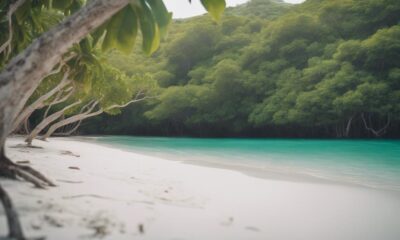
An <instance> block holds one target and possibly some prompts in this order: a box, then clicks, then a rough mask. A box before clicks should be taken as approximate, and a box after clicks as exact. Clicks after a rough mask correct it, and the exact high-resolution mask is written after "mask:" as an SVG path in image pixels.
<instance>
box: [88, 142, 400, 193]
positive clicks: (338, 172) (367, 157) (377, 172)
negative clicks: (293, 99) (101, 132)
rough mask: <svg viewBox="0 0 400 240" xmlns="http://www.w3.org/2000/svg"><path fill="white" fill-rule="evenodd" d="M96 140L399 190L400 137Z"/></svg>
mask: <svg viewBox="0 0 400 240" xmlns="http://www.w3.org/2000/svg"><path fill="white" fill-rule="evenodd" d="M94 139H95V140H96V142H99V143H102V144H107V145H112V146H113V147H117V148H120V149H123V150H129V151H134V152H137V153H142V154H146V155H151V156H158V157H162V158H166V159H170V160H177V161H183V162H185V161H186V162H190V163H199V164H211V165H212V164H216V165H219V166H225V167H228V168H234V169H239V170H240V169H246V172H249V171H251V170H252V169H253V170H254V171H255V172H257V175H258V176H260V175H262V173H263V172H265V176H269V175H270V174H271V173H274V174H282V175H288V176H289V175H296V176H305V177H311V178H319V179H324V180H328V181H335V182H341V183H347V184H356V185H361V186H366V187H372V188H378V189H386V190H394V191H399V192H400V141H399V140H302V139H296V140H287V139H196V138H160V137H125V136H109V137H96V138H94Z"/></svg>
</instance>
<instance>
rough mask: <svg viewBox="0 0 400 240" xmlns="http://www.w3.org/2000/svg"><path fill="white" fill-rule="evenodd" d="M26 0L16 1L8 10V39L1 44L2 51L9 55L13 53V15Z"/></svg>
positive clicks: (0, 50)
mask: <svg viewBox="0 0 400 240" xmlns="http://www.w3.org/2000/svg"><path fill="white" fill-rule="evenodd" d="M24 2H25V0H17V1H16V2H15V3H12V4H11V5H10V8H9V10H8V12H7V19H8V39H7V41H5V42H4V43H3V44H2V45H1V46H0V53H2V52H4V51H5V55H6V56H9V55H10V53H11V47H12V46H11V42H12V38H13V29H12V27H13V24H12V15H13V14H14V12H15V11H17V9H18V8H19V7H20V6H21V5H22V4H24Z"/></svg>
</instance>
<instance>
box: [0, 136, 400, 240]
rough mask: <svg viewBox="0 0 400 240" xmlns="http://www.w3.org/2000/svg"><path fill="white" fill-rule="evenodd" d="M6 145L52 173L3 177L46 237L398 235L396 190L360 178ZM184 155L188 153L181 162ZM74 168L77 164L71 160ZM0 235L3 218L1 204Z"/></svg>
mask: <svg viewBox="0 0 400 240" xmlns="http://www.w3.org/2000/svg"><path fill="white" fill-rule="evenodd" d="M21 142H22V141H21V139H19V138H11V139H9V141H8V143H7V153H8V155H9V156H10V157H11V158H12V159H13V160H14V161H21V160H25V161H26V160H28V161H30V165H31V166H32V167H34V168H36V169H38V170H39V171H42V172H43V173H44V174H45V175H47V176H48V177H50V178H51V179H53V180H55V181H56V183H57V185H58V187H56V188H49V189H47V190H44V191H43V190H37V189H34V188H32V186H31V185H30V184H28V183H26V182H16V181H9V180H4V179H1V183H2V185H3V186H4V188H5V189H6V190H7V191H8V192H9V193H10V195H11V197H12V199H13V201H14V202H15V205H16V207H17V210H18V212H19V214H20V216H21V221H22V224H23V227H24V230H25V232H26V233H27V236H29V237H35V236H47V239H60V240H63V239H65V240H67V239H87V238H90V239H135V238H137V239H260V240H261V239H289V240H290V239H332V240H333V239H352V240H358V239H360V240H361V239H363V240H368V239H371V240H372V239H386V240H391V239H393V240H395V239H399V237H400V230H399V229H398V227H397V223H398V222H399V221H400V201H399V200H400V197H399V196H398V195H392V194H389V193H386V192H381V191H376V190H374V189H367V188H362V187H358V186H357V187H355V186H343V185H336V184H321V183H317V182H303V181H298V180H295V179H294V180H293V181H285V180H281V179H264V178H257V177H254V176H248V175H246V174H244V173H242V172H238V171H235V170H230V169H220V168H215V167H210V166H199V165H192V164H182V162H178V161H171V160H164V159H160V158H157V157H150V156H145V155H142V154H137V153H133V152H128V151H124V150H120V149H117V148H112V147H107V146H103V145H102V144H96V143H89V142H85V141H79V140H77V139H74V138H68V139H65V138H62V139H59V138H51V139H50V142H40V141H37V142H36V143H35V144H37V145H39V146H43V147H44V148H43V149H28V148H10V146H13V145H16V144H17V143H21ZM183 163H184V162H183ZM70 167H76V168H78V170H77V169H70ZM0 214H1V215H2V218H1V220H0V234H4V233H5V219H4V216H3V212H2V211H0Z"/></svg>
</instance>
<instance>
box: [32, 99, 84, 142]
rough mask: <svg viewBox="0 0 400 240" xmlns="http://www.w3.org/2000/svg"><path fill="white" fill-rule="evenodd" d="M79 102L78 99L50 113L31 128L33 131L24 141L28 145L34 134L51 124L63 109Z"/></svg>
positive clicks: (60, 114) (62, 112) (61, 113)
mask: <svg viewBox="0 0 400 240" xmlns="http://www.w3.org/2000/svg"><path fill="white" fill-rule="evenodd" d="M80 103H81V100H78V101H76V102H74V103H72V104H70V105H68V106H65V107H64V108H63V109H61V110H60V111H57V112H55V113H53V114H51V115H50V116H48V117H47V118H45V119H43V120H42V121H41V122H40V123H39V124H38V125H37V126H36V127H35V129H33V131H32V132H31V133H30V134H29V136H28V137H27V138H26V139H25V141H26V142H27V143H28V145H30V144H31V143H32V140H33V139H34V138H36V136H37V135H38V134H39V133H40V132H41V131H42V130H43V129H44V128H45V127H47V126H48V125H49V124H51V123H52V122H54V121H55V120H57V119H58V118H60V117H61V116H62V115H63V114H64V112H65V111H67V110H68V109H70V108H72V107H74V106H76V105H78V104H80Z"/></svg>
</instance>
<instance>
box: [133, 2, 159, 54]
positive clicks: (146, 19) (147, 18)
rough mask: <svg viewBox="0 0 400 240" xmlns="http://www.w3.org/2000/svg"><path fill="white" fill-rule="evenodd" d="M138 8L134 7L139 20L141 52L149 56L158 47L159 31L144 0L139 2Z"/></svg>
mask: <svg viewBox="0 0 400 240" xmlns="http://www.w3.org/2000/svg"><path fill="white" fill-rule="evenodd" d="M140 3H141V4H140V7H138V6H136V5H132V6H134V7H135V10H136V13H137V14H138V15H139V19H140V30H141V31H142V35H143V51H144V52H145V53H146V54H148V55H151V54H152V53H154V52H155V51H156V50H157V49H158V47H159V46H160V31H159V28H158V25H157V23H156V21H155V19H154V16H153V14H152V13H151V9H150V8H149V6H148V5H147V4H146V2H145V1H144V0H141V1H140Z"/></svg>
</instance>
